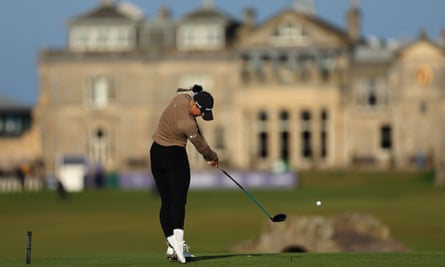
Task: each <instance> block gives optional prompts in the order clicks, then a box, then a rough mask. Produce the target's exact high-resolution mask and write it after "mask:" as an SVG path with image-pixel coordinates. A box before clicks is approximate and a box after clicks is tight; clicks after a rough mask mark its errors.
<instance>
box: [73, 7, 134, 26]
mask: <svg viewBox="0 0 445 267" xmlns="http://www.w3.org/2000/svg"><path fill="white" fill-rule="evenodd" d="M105 18H106V19H110V18H111V19H133V18H132V17H131V16H130V15H128V14H126V13H125V12H122V10H121V9H119V8H118V6H116V5H115V4H108V5H104V4H102V5H100V6H98V7H96V8H95V9H93V10H91V11H88V12H86V13H84V14H81V15H79V16H77V17H74V18H73V19H72V20H70V22H75V21H79V20H84V19H105Z"/></svg>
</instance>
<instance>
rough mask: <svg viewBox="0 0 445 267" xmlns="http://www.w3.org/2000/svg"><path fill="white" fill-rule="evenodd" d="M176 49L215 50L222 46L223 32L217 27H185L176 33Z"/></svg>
mask: <svg viewBox="0 0 445 267" xmlns="http://www.w3.org/2000/svg"><path fill="white" fill-rule="evenodd" d="M178 46H179V47H178V48H179V49H181V50H188V49H206V50H215V49H220V48H222V47H223V46H224V35H223V31H222V29H221V28H220V27H218V26H217V25H186V26H182V27H181V28H180V29H179V31H178Z"/></svg>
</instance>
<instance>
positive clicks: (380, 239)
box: [233, 213, 407, 253]
mask: <svg viewBox="0 0 445 267" xmlns="http://www.w3.org/2000/svg"><path fill="white" fill-rule="evenodd" d="M233 251H234V252H237V253H280V252H347V251H350V252H397V251H407V248H406V247H405V246H404V245H402V244H401V243H399V242H397V241H396V240H394V239H392V238H391V237H390V230H389V228H388V227H387V226H386V225H384V224H383V223H382V222H380V221H379V220H378V219H376V218H375V217H373V216H371V215H368V214H361V213H344V214H338V215H335V216H330V217H325V216H318V215H311V216H289V218H288V219H287V221H286V222H282V223H272V222H270V223H268V224H267V225H266V227H265V229H264V231H263V233H262V234H261V235H260V237H259V238H258V239H255V240H247V241H243V242H241V243H240V244H238V245H237V246H235V247H234V248H233Z"/></svg>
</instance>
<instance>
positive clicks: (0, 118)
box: [0, 111, 31, 137]
mask: <svg viewBox="0 0 445 267" xmlns="http://www.w3.org/2000/svg"><path fill="white" fill-rule="evenodd" d="M30 128H31V114H30V113H29V112H26V111H24V112H20V111H19V112H13V111H12V112H4V113H3V114H0V136H9V137H11V136H20V135H21V134H23V133H24V132H26V131H27V130H29V129H30Z"/></svg>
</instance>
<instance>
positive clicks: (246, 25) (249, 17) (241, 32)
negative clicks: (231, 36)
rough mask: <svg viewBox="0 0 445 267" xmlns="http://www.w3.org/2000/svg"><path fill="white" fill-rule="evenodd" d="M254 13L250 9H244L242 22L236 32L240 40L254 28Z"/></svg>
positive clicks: (252, 9)
mask: <svg viewBox="0 0 445 267" xmlns="http://www.w3.org/2000/svg"><path fill="white" fill-rule="evenodd" d="M255 17H256V11H255V9H254V8H252V7H248V8H246V9H244V21H243V24H242V25H241V27H239V29H238V31H237V35H238V37H239V38H240V39H243V38H244V37H245V36H246V35H247V34H248V33H249V32H250V31H252V30H253V29H254V28H255V25H256V22H255Z"/></svg>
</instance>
